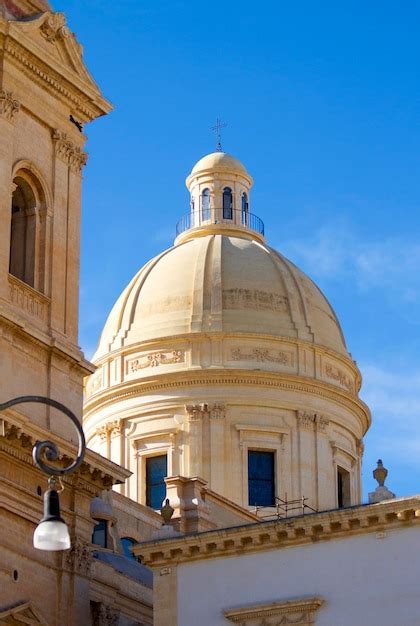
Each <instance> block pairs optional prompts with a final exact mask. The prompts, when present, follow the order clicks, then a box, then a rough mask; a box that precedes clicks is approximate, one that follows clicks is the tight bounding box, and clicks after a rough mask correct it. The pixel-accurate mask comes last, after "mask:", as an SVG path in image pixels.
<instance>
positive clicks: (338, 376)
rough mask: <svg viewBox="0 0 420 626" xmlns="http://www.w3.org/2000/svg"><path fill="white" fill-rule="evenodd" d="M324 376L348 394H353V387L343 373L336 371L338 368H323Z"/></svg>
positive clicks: (328, 366)
mask: <svg viewBox="0 0 420 626" xmlns="http://www.w3.org/2000/svg"><path fill="white" fill-rule="evenodd" d="M325 375H326V376H327V377H328V378H331V380H335V381H337V382H338V383H339V384H340V385H342V386H343V387H345V388H346V389H347V391H349V392H350V393H353V392H354V385H353V383H352V381H351V380H350V378H349V377H348V376H347V374H345V373H344V372H343V371H341V370H340V369H338V367H333V366H332V365H326V366H325Z"/></svg>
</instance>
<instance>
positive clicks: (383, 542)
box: [178, 528, 420, 626]
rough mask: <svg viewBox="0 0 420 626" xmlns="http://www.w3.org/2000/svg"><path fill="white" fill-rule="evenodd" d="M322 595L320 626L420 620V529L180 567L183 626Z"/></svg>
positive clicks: (386, 625)
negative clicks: (250, 607)
mask: <svg viewBox="0 0 420 626" xmlns="http://www.w3.org/2000/svg"><path fill="white" fill-rule="evenodd" d="M305 595H306V596H321V597H322V598H324V599H325V605H324V606H323V607H322V608H321V609H320V610H319V612H318V613H317V619H316V625H317V626H356V625H357V626H419V625H420V528H406V529H402V530H394V531H388V532H387V533H386V536H385V538H382V539H381V538H378V537H377V536H376V533H370V534H367V535H360V536H356V537H350V538H348V539H345V538H344V539H336V540H332V541H320V542H319V543H314V544H310V545H309V544H308V545H303V546H297V547H290V548H282V549H273V550H271V551H267V552H260V553H256V554H249V555H246V556H234V557H229V558H218V559H217V558H214V559H209V560H206V561H199V562H196V563H191V564H186V565H180V566H178V624H179V626H197V625H198V624H199V625H200V626H222V625H223V624H224V625H225V626H227V624H229V623H230V622H228V621H227V620H225V618H224V617H223V610H224V609H228V608H235V607H238V606H246V605H250V604H251V605H252V604H257V603H264V602H272V601H282V600H288V599H291V598H298V597H301V596H305Z"/></svg>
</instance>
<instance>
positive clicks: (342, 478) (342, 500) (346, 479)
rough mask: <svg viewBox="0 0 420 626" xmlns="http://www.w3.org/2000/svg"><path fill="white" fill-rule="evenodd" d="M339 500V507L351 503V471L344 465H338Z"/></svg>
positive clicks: (341, 507)
mask: <svg viewBox="0 0 420 626" xmlns="http://www.w3.org/2000/svg"><path fill="white" fill-rule="evenodd" d="M337 501H338V508H339V509H343V508H344V507H346V506H350V505H351V497H350V473H349V472H348V471H347V470H345V469H343V468H342V467H337Z"/></svg>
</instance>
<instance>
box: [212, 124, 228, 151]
mask: <svg viewBox="0 0 420 626" xmlns="http://www.w3.org/2000/svg"><path fill="white" fill-rule="evenodd" d="M226 126H227V124H226V123H225V122H222V120H221V119H219V118H217V119H216V124H215V125H214V126H212V127H211V130H213V131H214V132H215V134H216V151H217V152H222V128H226Z"/></svg>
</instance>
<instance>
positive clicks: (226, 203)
mask: <svg viewBox="0 0 420 626" xmlns="http://www.w3.org/2000/svg"><path fill="white" fill-rule="evenodd" d="M232 217H233V198H232V189H231V188H230V187H225V188H224V189H223V219H224V220H231V219H232Z"/></svg>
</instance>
